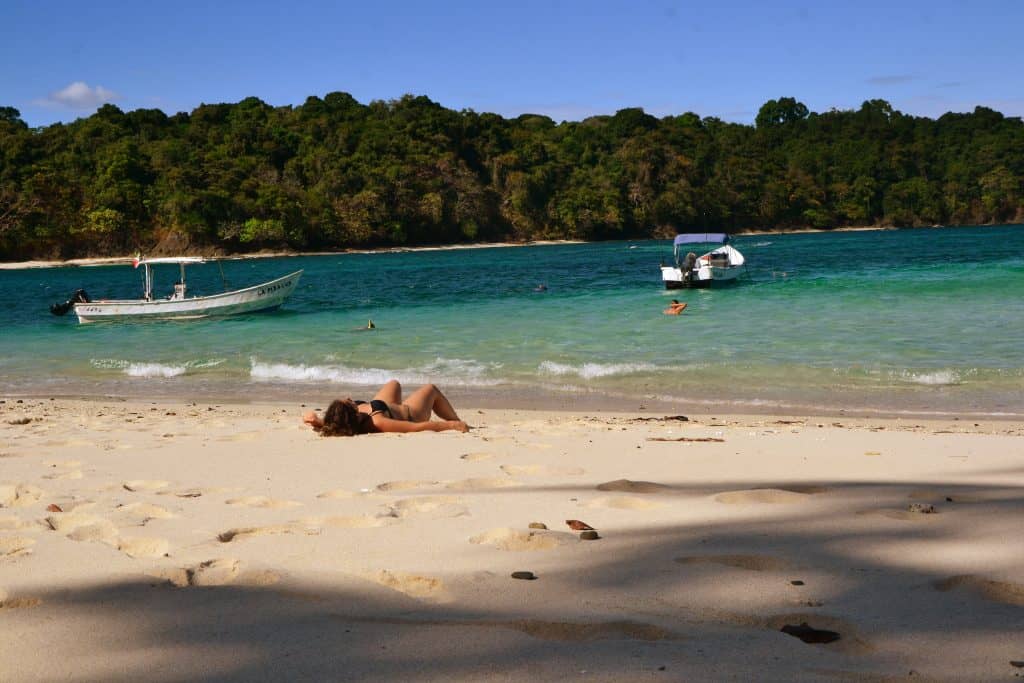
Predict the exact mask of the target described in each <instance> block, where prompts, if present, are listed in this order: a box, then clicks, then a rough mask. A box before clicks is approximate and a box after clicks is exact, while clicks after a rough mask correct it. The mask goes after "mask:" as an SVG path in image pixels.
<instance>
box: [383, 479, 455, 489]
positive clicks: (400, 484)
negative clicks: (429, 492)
mask: <svg viewBox="0 0 1024 683" xmlns="http://www.w3.org/2000/svg"><path fill="white" fill-rule="evenodd" d="M439 483H441V482H437V481H419V480H403V481H386V482H384V483H383V484H377V490H378V491H410V490H413V489H425V488H430V487H432V486H437V485H438V484H439Z"/></svg>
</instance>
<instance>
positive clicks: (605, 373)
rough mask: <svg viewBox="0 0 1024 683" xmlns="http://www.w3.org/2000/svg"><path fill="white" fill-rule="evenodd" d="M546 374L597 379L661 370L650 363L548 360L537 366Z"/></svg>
mask: <svg viewBox="0 0 1024 683" xmlns="http://www.w3.org/2000/svg"><path fill="white" fill-rule="evenodd" d="M537 369H538V371H539V372H540V373H541V374H544V375H558V376H562V375H576V376H578V377H581V378H583V379H596V378H598V377H611V376H612V375H633V374H636V373H639V372H654V371H658V370H661V368H659V367H658V366H656V365H652V364H650V363H582V364H580V365H566V364H564V363H555V362H554V361H549V360H546V361H544V362H542V363H541V364H540V366H539V367H538V368H537Z"/></svg>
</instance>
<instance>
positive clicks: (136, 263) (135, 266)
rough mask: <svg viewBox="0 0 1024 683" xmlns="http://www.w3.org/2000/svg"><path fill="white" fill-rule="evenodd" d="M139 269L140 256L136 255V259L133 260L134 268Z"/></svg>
mask: <svg viewBox="0 0 1024 683" xmlns="http://www.w3.org/2000/svg"><path fill="white" fill-rule="evenodd" d="M138 267H139V255H138V254H136V255H135V258H133V259H132V268H138Z"/></svg>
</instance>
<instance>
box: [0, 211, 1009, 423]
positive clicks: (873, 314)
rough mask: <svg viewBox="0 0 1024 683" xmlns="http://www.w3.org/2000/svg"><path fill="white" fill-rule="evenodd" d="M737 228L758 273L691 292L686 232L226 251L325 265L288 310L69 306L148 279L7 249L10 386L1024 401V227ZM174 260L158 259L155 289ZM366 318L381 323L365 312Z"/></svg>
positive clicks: (196, 271) (702, 399) (819, 402)
mask: <svg viewBox="0 0 1024 683" xmlns="http://www.w3.org/2000/svg"><path fill="white" fill-rule="evenodd" d="M733 244H734V246H735V247H736V248H738V249H739V250H740V251H742V252H743V253H744V255H745V256H746V257H747V262H748V271H749V272H748V277H747V278H745V279H744V280H743V281H741V282H739V283H737V284H735V285H732V286H729V287H725V288H721V289H714V290H698V291H676V292H666V291H665V290H664V289H663V287H662V284H661V281H660V274H659V270H658V265H659V262H660V261H662V260H666V261H667V260H668V259H670V257H671V245H670V242H668V241H638V242H609V243H599V244H563V245H547V246H529V247H517V248H482V249H459V250H447V251H416V252H402V253H375V254H338V255H330V256H305V257H287V258H272V259H252V260H237V261H223V262H222V264H221V265H222V268H223V272H224V275H225V276H226V278H227V281H228V283H229V285H230V286H231V287H241V286H245V285H250V284H255V283H257V282H261V281H264V280H269V279H271V278H274V277H277V276H280V275H283V274H285V273H288V272H291V271H293V270H296V269H299V268H302V269H305V274H304V276H303V278H302V281H301V282H300V284H299V287H298V290H297V291H296V292H295V294H294V295H293V296H292V297H291V299H290V300H289V301H288V302H287V304H286V305H285V307H284V308H282V309H280V310H279V311H276V312H273V313H268V314H257V315H248V316H239V317H235V318H226V319H220V320H199V321H187V322H182V321H179V322H173V321H169V322H147V323H127V324H125V323H100V324H92V325H80V324H78V323H77V322H76V319H75V318H74V317H73V316H72V315H68V316H67V317H64V318H55V317H53V316H51V315H50V314H49V312H48V307H49V305H50V304H51V303H53V302H55V301H63V300H64V299H66V298H67V297H68V295H70V293H71V292H72V291H73V290H74V289H76V288H78V287H84V288H85V289H86V290H87V291H88V292H89V294H90V295H91V296H92V297H94V298H117V297H129V298H134V297H136V296H137V295H138V293H139V292H140V291H141V285H140V273H139V271H136V270H133V269H132V268H131V267H130V266H124V265H121V266H102V267H77V268H72V267H64V268H48V269H31V270H5V271H0V383H2V385H3V387H4V393H6V394H8V395H15V394H19V395H20V394H32V395H57V394H60V395H122V394H123V395H135V396H138V395H146V396H149V395H152V396H162V397H184V398H199V397H211V396H216V397H219V398H243V399H244V398H260V397H267V396H273V397H282V398H289V399H291V398H295V399H298V398H302V397H310V396H316V397H321V396H329V395H332V394H340V393H353V394H356V395H362V394H363V393H365V392H366V387H368V386H370V385H376V384H379V383H381V382H383V381H384V380H386V379H388V378H389V377H398V378H399V379H401V380H403V381H404V382H406V383H410V384H414V383H417V382H423V381H433V382H435V383H437V384H439V385H440V386H442V387H444V388H447V389H449V390H451V391H452V392H453V393H454V394H456V395H459V396H463V397H466V398H467V400H469V399H473V398H476V399H483V398H486V397H491V399H494V398H495V397H501V400H507V401H510V402H518V403H530V402H534V401H536V402H537V403H538V404H539V405H549V406H554V405H558V406H566V405H570V406H571V405H572V404H573V402H574V401H582V400H590V401H594V400H604V401H605V402H606V403H609V404H610V405H616V404H618V405H621V406H622V407H623V408H626V409H630V410H632V409H635V408H636V407H638V405H640V404H646V405H656V404H676V403H678V404H680V405H683V406H685V405H691V406H700V405H703V406H710V407H713V408H716V409H717V408H718V407H722V408H723V409H725V408H732V409H734V410H737V411H739V410H766V411H767V410H774V411H782V410H786V409H789V408H792V409H799V410H807V409H819V408H820V409H823V410H827V411H834V410H839V409H849V410H857V411H877V412H881V413H888V412H895V413H899V412H917V413H951V412H952V413H959V414H970V413H977V414H983V415H1020V414H1024V226H1003V227H970V228H933V229H922V230H893V231H870V232H841V233H810V234H788V235H748V236H739V237H737V238H736V239H735V241H734V243H733ZM175 274H176V270H175V268H174V267H173V266H166V267H164V269H163V270H157V275H156V277H157V286H156V291H157V292H158V293H161V292H163V293H169V291H170V288H171V284H172V283H173V281H174V279H175ZM189 278H190V286H191V291H192V292H193V293H200V294H202V293H207V294H208V293H214V292H216V291H220V290H221V289H222V282H221V275H220V271H219V269H218V266H217V265H216V264H207V265H203V266H197V267H193V268H191V269H190V270H189ZM541 283H543V284H544V285H546V286H547V290H546V291H540V292H539V291H535V288H536V287H537V285H538V284H541ZM164 290H166V292H164ZM671 298H678V299H680V300H681V301H687V302H688V303H689V308H688V309H687V310H686V312H685V313H684V314H683V315H682V316H679V317H674V316H665V315H662V314H661V310H662V309H663V308H664V307H665V305H666V304H667V303H668V301H669V300H670V299H671ZM368 319H373V321H374V323H375V324H376V325H377V329H376V330H374V331H359V330H357V328H359V327H361V326H365V325H366V322H367V320H368ZM493 402H494V401H493V400H492V403H493Z"/></svg>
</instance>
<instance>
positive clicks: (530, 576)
mask: <svg viewBox="0 0 1024 683" xmlns="http://www.w3.org/2000/svg"><path fill="white" fill-rule="evenodd" d="M512 578H513V579H522V580H523V581H533V580H535V579H536V578H537V575H536V574H534V573H533V572H512Z"/></svg>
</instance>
